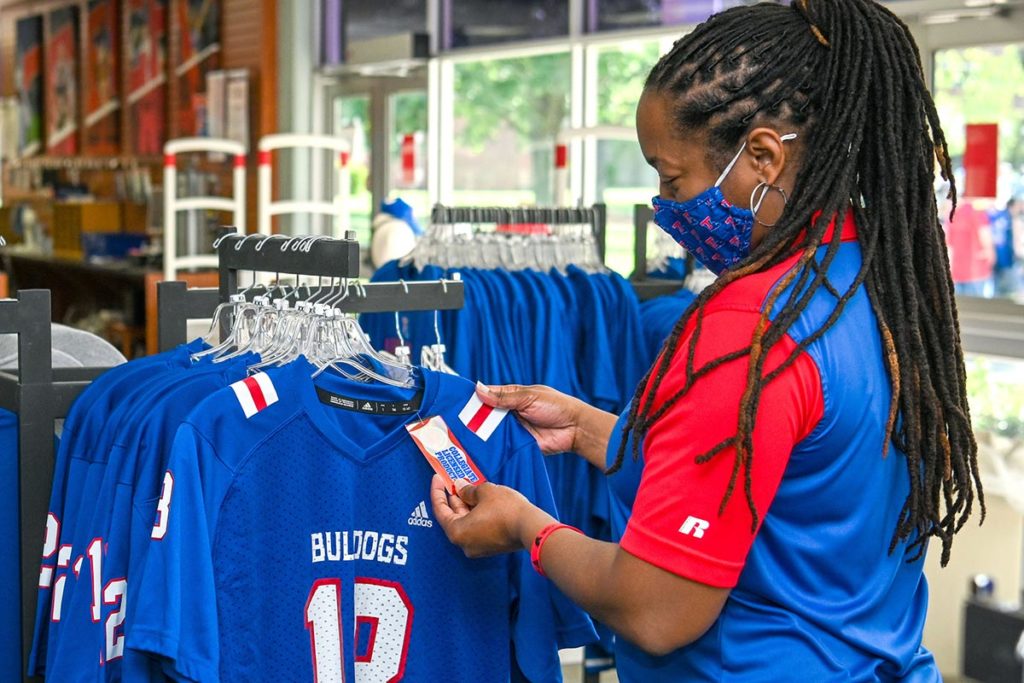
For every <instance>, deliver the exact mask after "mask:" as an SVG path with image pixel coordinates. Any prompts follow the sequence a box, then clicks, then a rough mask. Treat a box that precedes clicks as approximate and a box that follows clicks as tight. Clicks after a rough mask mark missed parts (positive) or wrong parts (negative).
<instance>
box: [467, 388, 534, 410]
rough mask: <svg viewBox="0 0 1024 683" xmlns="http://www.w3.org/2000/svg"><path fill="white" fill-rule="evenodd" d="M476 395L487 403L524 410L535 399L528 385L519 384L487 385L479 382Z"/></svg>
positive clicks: (496, 406) (507, 408)
mask: <svg viewBox="0 0 1024 683" xmlns="http://www.w3.org/2000/svg"><path fill="white" fill-rule="evenodd" d="M476 395H477V396H479V397H480V400H481V401H483V402H484V403H485V404H487V405H489V406H494V407H495V408H505V409H506V410H522V409H523V408H525V407H527V406H528V405H529V404H530V403H531V402H532V401H533V394H532V393H531V392H530V391H529V389H528V387H524V386H521V385H519V384H499V385H495V386H487V385H486V384H482V383H480V382H477V383H476Z"/></svg>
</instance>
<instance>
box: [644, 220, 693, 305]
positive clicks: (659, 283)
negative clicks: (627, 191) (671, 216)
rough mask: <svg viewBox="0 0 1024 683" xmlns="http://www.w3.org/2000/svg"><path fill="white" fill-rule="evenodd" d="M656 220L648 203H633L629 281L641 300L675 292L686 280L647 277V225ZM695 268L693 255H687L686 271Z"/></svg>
mask: <svg viewBox="0 0 1024 683" xmlns="http://www.w3.org/2000/svg"><path fill="white" fill-rule="evenodd" d="M653 221H654V209H652V208H651V207H650V206H649V205H647V204H634V205H633V236H634V241H633V274H632V275H630V276H629V282H630V284H632V285H633V290H634V291H635V292H636V296H637V298H638V299H640V301H647V300H648V299H656V298H658V297H659V296H667V295H670V294H674V293H676V292H678V291H679V290H680V289H682V288H683V284H684V283H685V280H664V279H659V278H650V277H647V227H648V226H649V225H650V224H651V223H652V222H653ZM692 270H693V257H692V256H690V255H689V254H687V256H686V272H687V274H689V273H690V272H692Z"/></svg>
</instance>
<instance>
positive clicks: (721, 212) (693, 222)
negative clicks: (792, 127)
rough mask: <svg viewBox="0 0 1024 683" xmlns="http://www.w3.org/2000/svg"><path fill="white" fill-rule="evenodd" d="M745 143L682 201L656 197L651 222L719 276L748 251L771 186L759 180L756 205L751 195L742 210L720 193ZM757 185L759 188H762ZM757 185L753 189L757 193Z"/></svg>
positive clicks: (788, 137) (783, 138) (785, 138)
mask: <svg viewBox="0 0 1024 683" xmlns="http://www.w3.org/2000/svg"><path fill="white" fill-rule="evenodd" d="M794 138H796V133H789V134H788V135H783V136H782V138H781V139H782V140H783V141H788V140H792V139H794ZM746 147H747V143H746V142H744V143H743V145H742V146H741V147H740V149H739V151H738V152H736V156H734V157H733V158H732V161H730V162H729V165H728V166H726V167H725V170H724V171H722V175H720V176H718V180H717V181H715V184H714V185H713V186H711V187H709V188H708V189H706V190H704V191H703V192H701V193H700V194H698V195H697V196H696V197H694V198H693V199H689V200H687V201H685V202H675V201H672V200H671V199H662V198H661V197H655V198H654V200H653V202H654V222H655V223H656V224H657V225H658V227H659V228H661V229H662V230H664V231H665V232H667V233H668V234H669V235H671V237H672V238H673V239H674V240H675V241H676V242H678V243H679V244H680V245H681V246H682V247H683V249H686V251H687V252H689V253H691V254H693V257H694V258H695V259H697V260H698V261H700V262H701V263H702V264H703V265H704V267H706V268H707V269H708V270H710V271H711V272H713V273H714V274H715V275H720V274H721V273H722V271H724V270H726V269H728V268H731V267H732V266H734V265H735V264H737V263H739V262H740V261H742V260H743V259H744V258H746V257H747V256H748V255H749V254H750V240H751V236H752V234H753V232H754V216H755V214H756V213H757V211H758V209H760V208H761V204H762V203H763V202H764V198H765V196H766V195H767V194H768V190H769V189H770V187H769V186H768V185H767V184H765V183H762V184H761V185H763V186H764V191H763V192H762V193H761V196H760V198H759V199H758V200H757V202H756V204H755V203H754V201H753V193H752V194H751V203H750V204H751V208H749V209H744V208H741V207H738V206H735V205H733V204H731V203H729V201H728V200H726V198H725V196H724V195H723V194H722V188H721V185H722V182H723V181H724V180H725V178H726V176H728V175H729V171H731V170H732V168H733V166H735V165H736V162H737V161H739V158H740V155H741V154H743V150H744V149H746ZM761 185H759V186H758V187H761ZM757 189H758V188H754V192H755V193H756V192H757Z"/></svg>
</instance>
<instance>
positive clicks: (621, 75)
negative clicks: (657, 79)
mask: <svg viewBox="0 0 1024 683" xmlns="http://www.w3.org/2000/svg"><path fill="white" fill-rule="evenodd" d="M662 47H663V46H662V45H661V44H660V43H659V41H656V40H654V41H642V42H635V43H627V44H625V45H622V46H616V47H614V48H611V47H609V48H597V49H598V50H599V53H598V57H597V72H598V73H597V82H598V92H597V102H598V108H597V124H598V125H607V126H622V127H626V128H635V126H636V120H635V119H636V104H637V101H638V100H639V99H640V94H641V92H642V91H643V85H644V80H645V79H646V78H647V73H648V72H649V71H650V70H651V67H652V66H654V64H655V62H657V61H658V57H659V56H660V55H661V52H662ZM657 192H658V174H657V173H655V172H654V170H653V169H652V168H651V167H650V166H648V165H647V163H646V162H645V161H644V158H643V155H642V154H641V153H640V146H639V144H638V143H637V142H636V141H635V140H598V141H597V195H596V196H597V197H598V201H601V202H604V203H605V204H606V205H607V206H608V229H607V239H606V251H605V262H606V263H607V264H608V266H609V267H610V268H612V269H613V270H615V271H617V272H619V273H621V274H623V275H629V274H630V272H632V269H633V237H634V229H633V206H634V205H635V204H650V202H651V197H653V196H654V195H655V194H657Z"/></svg>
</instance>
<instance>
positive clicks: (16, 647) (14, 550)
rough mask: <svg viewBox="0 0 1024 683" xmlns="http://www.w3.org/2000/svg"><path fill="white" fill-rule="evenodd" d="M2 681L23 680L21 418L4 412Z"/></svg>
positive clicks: (0, 474) (0, 421)
mask: <svg viewBox="0 0 1024 683" xmlns="http://www.w3.org/2000/svg"><path fill="white" fill-rule="evenodd" d="M0 487H2V490H0V539H2V540H0V543H2V550H3V552H0V680H4V681H14V680H17V679H19V678H21V592H20V591H19V590H18V589H19V587H20V586H21V581H20V579H19V576H20V575H21V563H20V562H19V559H20V557H21V552H20V550H21V548H20V547H19V545H18V543H19V539H20V538H21V535H20V533H19V529H18V519H19V518H20V515H19V511H18V416H17V415H15V414H14V413H11V412H8V411H6V410H0Z"/></svg>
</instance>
